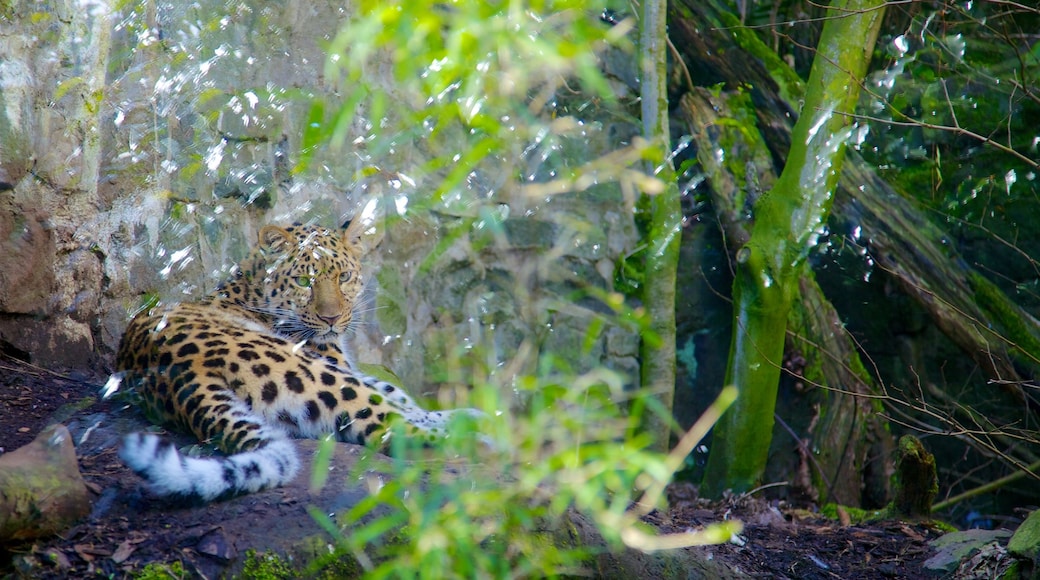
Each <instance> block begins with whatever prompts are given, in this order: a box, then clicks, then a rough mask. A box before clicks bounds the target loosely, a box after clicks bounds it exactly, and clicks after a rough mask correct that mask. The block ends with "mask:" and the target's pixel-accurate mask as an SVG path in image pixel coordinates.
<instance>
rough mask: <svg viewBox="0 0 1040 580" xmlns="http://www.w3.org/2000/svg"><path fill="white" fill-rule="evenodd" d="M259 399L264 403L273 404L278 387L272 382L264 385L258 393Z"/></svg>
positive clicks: (276, 396)
mask: <svg viewBox="0 0 1040 580" xmlns="http://www.w3.org/2000/svg"><path fill="white" fill-rule="evenodd" d="M260 398H262V399H263V400H264V402H265V403H268V404H270V403H273V402H274V400H275V399H277V398H278V385H276V384H274V381H267V382H266V383H264V386H263V389H262V390H261V391H260Z"/></svg>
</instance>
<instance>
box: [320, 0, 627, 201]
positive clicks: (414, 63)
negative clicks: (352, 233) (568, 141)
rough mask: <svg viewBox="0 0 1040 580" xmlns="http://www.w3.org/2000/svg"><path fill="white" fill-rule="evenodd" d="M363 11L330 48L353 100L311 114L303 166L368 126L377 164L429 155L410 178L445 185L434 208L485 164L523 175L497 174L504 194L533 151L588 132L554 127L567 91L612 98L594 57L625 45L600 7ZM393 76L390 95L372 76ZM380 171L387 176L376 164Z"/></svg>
mask: <svg viewBox="0 0 1040 580" xmlns="http://www.w3.org/2000/svg"><path fill="white" fill-rule="evenodd" d="M357 10H358V15H357V16H356V17H355V18H353V19H351V20H350V21H349V22H348V24H347V25H346V26H344V27H343V28H342V30H341V31H340V33H339V34H338V35H337V36H336V38H335V39H334V40H333V41H332V43H331V45H330V46H329V52H330V59H329V62H328V64H327V66H326V71H325V74H326V78H327V79H328V80H329V81H330V82H332V83H336V84H338V85H339V87H340V89H341V91H342V94H343V96H344V98H345V101H344V102H343V103H338V104H336V105H335V106H329V105H327V104H326V103H324V102H321V101H317V100H316V101H315V102H314V104H313V105H312V108H311V111H310V118H309V122H308V125H307V128H306V130H305V132H304V135H303V149H304V157H303V158H302V162H301V165H300V169H302V167H304V166H306V164H307V163H308V162H309V157H308V156H307V155H308V152H313V151H314V150H316V149H317V148H319V147H323V146H324V145H325V144H327V143H332V144H333V145H334V146H343V145H344V144H345V141H346V140H347V138H348V136H349V135H352V133H353V132H354V131H355V130H356V128H357V126H358V125H361V126H363V127H364V128H365V129H364V132H365V136H364V137H363V139H362V140H363V147H364V150H365V155H366V157H368V158H369V159H370V160H372V162H373V163H375V164H381V163H385V162H386V160H387V158H393V157H394V156H398V155H401V154H403V152H402V148H407V147H413V146H414V147H418V148H420V149H422V150H424V151H425V152H426V153H427V154H428V155H429V161H427V162H426V163H425V164H424V165H423V166H422V167H420V168H414V170H415V171H418V172H420V173H421V174H436V175H438V176H439V177H440V179H439V180H438V184H437V186H436V187H435V190H434V191H433V192H432V195H431V196H430V197H431V200H432V201H439V200H441V199H442V198H443V197H444V196H445V194H446V193H448V192H452V193H457V191H455V190H457V188H459V186H460V185H462V184H463V183H464V182H465V181H466V180H467V179H468V178H471V177H472V174H473V172H474V171H476V170H478V169H479V168H481V167H482V163H483V162H484V161H485V160H486V159H489V158H490V159H497V160H498V161H502V162H506V163H507V164H508V165H505V167H510V166H515V167H517V169H518V171H517V172H516V173H514V174H512V175H509V174H506V175H499V176H498V179H496V180H495V181H498V182H499V183H500V185H502V186H505V187H508V183H506V182H505V181H503V180H504V179H508V178H520V177H528V176H524V175H522V174H521V172H520V171H519V169H520V168H521V166H522V164H517V161H519V160H520V159H521V158H522V157H523V156H524V155H525V149H527V151H526V155H529V156H531V157H537V156H538V155H540V154H541V153H544V152H545V151H547V150H548V151H551V150H553V149H556V148H558V147H560V146H561V145H560V142H561V141H560V140H561V138H565V135H566V134H568V133H574V131H575V130H576V129H578V130H579V131H580V128H577V127H575V126H574V125H573V124H572V123H570V122H568V121H565V120H563V119H558V118H556V116H555V113H554V111H555V109H556V105H557V101H558V96H557V92H558V91H559V89H560V88H561V87H564V86H566V85H567V84H568V83H577V85H576V86H580V87H582V89H583V90H584V91H586V92H589V93H590V94H591V95H594V96H596V97H598V98H600V99H604V100H609V99H611V98H612V95H613V93H612V91H611V90H610V89H609V88H608V85H607V82H606V80H605V79H604V77H603V74H602V73H601V71H600V69H599V65H598V60H597V57H596V53H595V50H596V49H599V48H603V47H605V46H607V45H609V44H616V45H625V44H626V40H625V36H624V32H625V31H626V30H627V27H614V28H612V27H608V26H604V25H603V24H602V23H601V22H599V21H598V18H597V15H598V11H599V10H602V5H601V4H594V3H589V2H587V1H586V0H559V1H542V2H533V3H530V4H529V5H524V4H522V3H521V4H516V3H514V4H509V5H501V4H497V3H486V2H461V3H455V4H452V5H450V6H448V5H445V4H443V3H439V2H433V1H429V0H428V1H426V2H391V3H386V2H371V1H366V2H361V3H360V4H359V5H358V6H357ZM387 67H390V69H391V70H392V71H393V83H392V85H393V86H385V85H384V84H381V83H380V81H377V80H373V79H372V78H371V76H369V75H367V74H366V71H370V70H373V69H378V70H386V69H387ZM357 143H358V142H357V141H355V145H356V144H357ZM501 167H502V166H499V167H497V168H496V172H497V173H501ZM372 171H375V172H378V171H381V170H380V169H378V165H374V166H373V167H372ZM560 175H561V176H563V175H564V173H563V172H560ZM607 180H609V176H608V179H607ZM411 201H412V202H413V203H416V202H417V203H423V200H419V199H413V200H411Z"/></svg>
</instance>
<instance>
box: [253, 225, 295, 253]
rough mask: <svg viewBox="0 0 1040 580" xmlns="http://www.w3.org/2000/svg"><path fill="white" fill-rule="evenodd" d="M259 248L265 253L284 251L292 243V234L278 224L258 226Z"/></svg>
mask: <svg viewBox="0 0 1040 580" xmlns="http://www.w3.org/2000/svg"><path fill="white" fill-rule="evenodd" d="M259 238H260V239H259V243H260V250H261V251H262V252H263V253H265V254H270V253H277V252H284V251H286V249H287V248H288V245H289V244H291V243H292V239H293V235H292V234H290V233H289V230H287V229H285V228H281V227H278V226H264V227H262V228H260V236H259Z"/></svg>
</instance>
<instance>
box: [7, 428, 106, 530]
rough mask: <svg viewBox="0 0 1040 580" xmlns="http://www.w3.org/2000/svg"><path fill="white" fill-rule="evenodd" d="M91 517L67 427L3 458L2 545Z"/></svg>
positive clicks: (42, 435) (49, 430)
mask: <svg viewBox="0 0 1040 580" xmlns="http://www.w3.org/2000/svg"><path fill="white" fill-rule="evenodd" d="M88 513H90V495H89V494H88V493H87V487H86V485H85V484H84V483H83V477H82V476H81V475H80V473H79V466H78V465H77V463H76V451H75V449H74V448H73V445H72V436H71V435H70V434H69V430H68V429H66V428H65V427H64V426H63V425H51V426H50V427H48V428H46V429H44V430H43V431H41V432H40V434H39V435H38V436H37V437H36V439H35V440H34V441H33V442H32V443H30V444H28V445H26V446H24V447H20V448H18V449H16V450H14V451H12V452H10V453H6V454H4V455H0V543H4V542H9V541H19V540H29V539H33V538H39V537H43V536H48V535H51V534H54V533H57V532H59V531H61V530H63V529H65V528H67V527H69V526H70V525H72V524H73V523H75V522H76V520H78V519H80V518H82V517H84V516H86V515H87V514H88Z"/></svg>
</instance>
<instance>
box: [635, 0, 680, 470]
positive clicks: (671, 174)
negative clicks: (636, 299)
mask: <svg viewBox="0 0 1040 580" xmlns="http://www.w3.org/2000/svg"><path fill="white" fill-rule="evenodd" d="M665 15H666V13H665V0H646V1H645V2H644V3H643V18H642V19H641V20H640V24H641V26H642V35H641V41H640V43H641V45H642V46H641V55H642V60H641V63H640V68H641V70H642V84H641V87H642V95H641V97H642V115H643V135H644V136H645V137H646V139H647V140H648V141H650V143H651V144H653V145H655V146H656V147H657V148H658V149H659V150H660V151H661V155H660V159H661V161H660V165H659V166H658V168H657V171H656V175H657V177H658V178H659V179H661V181H663V182H664V184H665V188H664V191H662V192H660V193H657V194H655V195H650V196H649V199H648V200H646V202H647V203H646V205H647V206H648V211H647V213H648V217H649V227H648V231H647V240H646V242H647V252H646V264H645V272H646V281H645V283H644V285H643V304H644V306H645V307H646V310H647V316H648V317H649V320H650V331H651V332H652V333H653V335H654V336H653V337H646V336H644V338H643V341H642V343H641V345H640V356H641V358H642V364H641V366H640V375H641V377H640V378H641V382H642V385H643V387H644V388H648V389H651V391H652V392H653V393H654V396H655V397H656V398H657V399H658V400H659V401H660V402H661V405H662V407H663V409H660V410H654V409H651V410H650V413H649V415H648V417H647V419H646V429H647V431H648V432H650V433H651V434H652V435H653V438H654V444H653V447H654V448H655V449H657V450H658V451H665V450H667V448H668V439H669V434H670V429H669V427H670V425H671V421H670V418H671V412H672V404H673V401H674V399H675V275H676V268H677V267H678V263H679V242H680V241H681V238H682V208H681V207H680V204H679V189H678V185H677V184H676V181H675V171H674V169H673V168H672V163H671V155H670V154H671V142H670V131H669V128H668V98H667V96H668V93H667V91H666V82H665V80H666V78H667V75H666V62H667V59H666V50H667V41H668V37H667V35H666V33H665ZM650 170H651V171H650V174H651V175H653V174H654V171H653V170H654V168H652V167H651V168H650Z"/></svg>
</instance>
